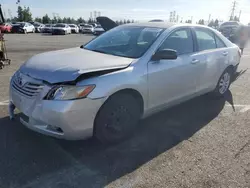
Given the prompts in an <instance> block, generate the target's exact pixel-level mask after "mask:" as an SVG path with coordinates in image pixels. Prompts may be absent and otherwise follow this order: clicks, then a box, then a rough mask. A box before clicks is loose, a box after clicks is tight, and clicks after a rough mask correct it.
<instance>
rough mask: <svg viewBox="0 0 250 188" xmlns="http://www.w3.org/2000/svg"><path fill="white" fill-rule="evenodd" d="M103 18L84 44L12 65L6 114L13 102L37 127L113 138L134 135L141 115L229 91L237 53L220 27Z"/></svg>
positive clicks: (62, 133) (82, 136)
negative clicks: (15, 67) (118, 21)
mask: <svg viewBox="0 0 250 188" xmlns="http://www.w3.org/2000/svg"><path fill="white" fill-rule="evenodd" d="M102 21H103V22H102ZM102 21H99V23H100V24H101V25H102V27H103V28H104V29H105V30H106V31H107V32H105V33H104V34H102V35H100V36H98V37H96V38H94V39H93V40H92V41H90V42H89V43H87V44H85V45H82V46H81V47H76V48H71V49H64V50H59V51H52V52H46V53H42V54H38V55H35V56H33V57H31V58H30V59H28V60H27V61H26V62H25V63H24V64H23V65H22V66H21V67H20V69H19V70H17V72H16V73H15V74H14V75H13V77H12V78H11V82H10V105H9V113H10V117H11V118H14V109H15V108H17V109H18V110H19V111H20V112H21V114H20V121H21V123H22V124H23V125H25V126H27V127H28V128H30V129H32V130H34V131H37V132H39V133H42V134H45V135H49V136H53V137H57V138H63V139H69V140H77V139H86V138H89V137H92V136H94V137H96V138H97V139H99V140H100V141H101V142H103V143H113V142H118V141H121V140H122V139H124V138H126V137H127V136H129V135H131V132H132V131H133V130H134V128H135V127H136V125H137V123H138V121H139V120H140V119H141V118H145V117H147V116H149V115H151V114H153V113H156V112H158V111H160V110H163V109H166V108H169V107H170V106H173V105H175V104H179V103H181V102H184V101H186V100H189V99H191V98H194V97H196V96H200V95H203V94H205V93H212V94H213V95H215V96H218V97H220V96H223V95H224V94H225V93H226V92H227V91H228V89H229V87H230V84H231V81H232V77H233V74H234V72H235V70H236V69H237V65H238V64H239V62H240V57H241V53H240V49H239V47H237V46H236V45H235V44H233V43H231V42H230V41H229V40H228V39H227V38H225V37H224V36H223V35H222V34H220V33H219V32H218V31H216V30H214V29H212V28H209V27H206V26H201V25H192V24H173V23H165V22H147V23H133V24H126V25H121V26H114V24H113V22H110V20H109V19H106V20H105V19H103V20H102ZM111 26H112V27H111Z"/></svg>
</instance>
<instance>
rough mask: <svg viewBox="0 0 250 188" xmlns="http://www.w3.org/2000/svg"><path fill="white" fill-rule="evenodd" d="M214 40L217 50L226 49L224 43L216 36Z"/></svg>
mask: <svg viewBox="0 0 250 188" xmlns="http://www.w3.org/2000/svg"><path fill="white" fill-rule="evenodd" d="M215 40H216V46H217V48H225V47H226V45H225V43H224V42H223V41H222V40H221V39H220V38H219V37H218V36H217V35H215Z"/></svg>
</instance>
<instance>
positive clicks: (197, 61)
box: [191, 59, 200, 64]
mask: <svg viewBox="0 0 250 188" xmlns="http://www.w3.org/2000/svg"><path fill="white" fill-rule="evenodd" d="M197 63H200V60H198V59H193V60H192V61H191V64H197Z"/></svg>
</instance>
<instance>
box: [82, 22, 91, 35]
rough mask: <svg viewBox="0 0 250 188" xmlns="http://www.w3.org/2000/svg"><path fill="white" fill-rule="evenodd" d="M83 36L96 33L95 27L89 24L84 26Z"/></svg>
mask: <svg viewBox="0 0 250 188" xmlns="http://www.w3.org/2000/svg"><path fill="white" fill-rule="evenodd" d="M81 30H82V31H81V32H82V33H83V34H85V33H86V34H93V33H94V27H93V26H92V25H89V24H84V25H83V26H82V29H81Z"/></svg>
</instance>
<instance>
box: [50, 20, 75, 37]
mask: <svg viewBox="0 0 250 188" xmlns="http://www.w3.org/2000/svg"><path fill="white" fill-rule="evenodd" d="M58 34H59V35H60V34H61V35H67V34H71V28H70V26H69V25H68V24H64V23H57V24H55V25H54V27H53V28H52V35H58Z"/></svg>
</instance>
